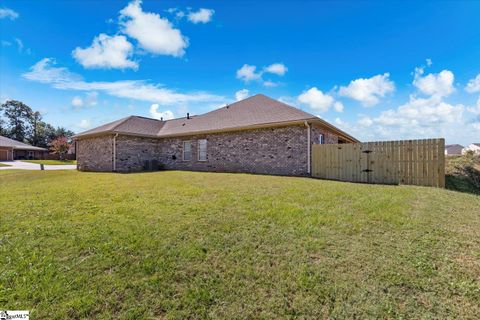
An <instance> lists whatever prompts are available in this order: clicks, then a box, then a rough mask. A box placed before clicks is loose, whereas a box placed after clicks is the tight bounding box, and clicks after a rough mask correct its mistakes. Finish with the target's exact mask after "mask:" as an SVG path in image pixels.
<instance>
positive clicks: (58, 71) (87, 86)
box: [22, 58, 226, 106]
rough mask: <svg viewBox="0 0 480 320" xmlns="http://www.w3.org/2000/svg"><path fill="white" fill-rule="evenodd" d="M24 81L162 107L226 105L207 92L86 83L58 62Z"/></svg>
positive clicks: (45, 63)
mask: <svg viewBox="0 0 480 320" xmlns="http://www.w3.org/2000/svg"><path fill="white" fill-rule="evenodd" d="M22 76H23V77H24V78H26V79H28V80H31V81H36V82H41V83H47V84H50V85H51V86H53V87H54V88H57V89H63V90H78V91H98V92H104V93H106V94H109V95H111V96H115V97H119V98H128V99H135V100H139V101H148V102H152V103H159V104H162V105H177V106H178V105H182V104H187V103H198V102H202V103H210V102H225V101H226V99H225V98H224V97H222V96H217V95H213V94H209V93H205V92H192V93H179V92H176V91H173V90H171V89H168V88H165V87H162V86H160V85H157V84H152V83H149V82H147V81H144V80H121V81H113V82H107V81H92V82H88V81H84V80H83V79H82V77H81V76H79V75H78V74H75V73H72V72H70V71H69V70H68V69H67V68H63V67H56V66H55V60H53V59H51V58H44V59H42V60H40V61H39V62H37V63H36V64H35V65H33V66H32V67H31V68H30V71H29V72H27V73H24V74H23V75H22Z"/></svg>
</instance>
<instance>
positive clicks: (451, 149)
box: [445, 144, 463, 154]
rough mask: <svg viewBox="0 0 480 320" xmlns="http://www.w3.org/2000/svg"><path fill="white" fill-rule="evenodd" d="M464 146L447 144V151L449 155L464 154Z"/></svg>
mask: <svg viewBox="0 0 480 320" xmlns="http://www.w3.org/2000/svg"><path fill="white" fill-rule="evenodd" d="M462 149H463V146H462V145H459V144H447V145H446V146H445V150H446V151H447V154H462Z"/></svg>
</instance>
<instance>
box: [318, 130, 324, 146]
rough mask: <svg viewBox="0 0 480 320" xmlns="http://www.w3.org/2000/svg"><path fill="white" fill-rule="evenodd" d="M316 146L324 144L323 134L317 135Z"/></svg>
mask: <svg viewBox="0 0 480 320" xmlns="http://www.w3.org/2000/svg"><path fill="white" fill-rule="evenodd" d="M318 144H325V135H324V134H323V133H320V134H319V135H318Z"/></svg>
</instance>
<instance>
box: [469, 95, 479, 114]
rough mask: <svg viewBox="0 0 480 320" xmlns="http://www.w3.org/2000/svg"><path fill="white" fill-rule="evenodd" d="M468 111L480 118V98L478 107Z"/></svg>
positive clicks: (470, 108)
mask: <svg viewBox="0 0 480 320" xmlns="http://www.w3.org/2000/svg"><path fill="white" fill-rule="evenodd" d="M467 111H468V112H471V113H473V114H476V115H479V116H480V98H478V100H477V105H476V106H475V107H469V108H467Z"/></svg>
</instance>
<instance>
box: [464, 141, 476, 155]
mask: <svg viewBox="0 0 480 320" xmlns="http://www.w3.org/2000/svg"><path fill="white" fill-rule="evenodd" d="M469 151H472V152H473V153H475V154H480V143H472V144H470V145H468V146H467V147H465V148H463V150H462V154H466V153H467V152H469Z"/></svg>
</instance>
